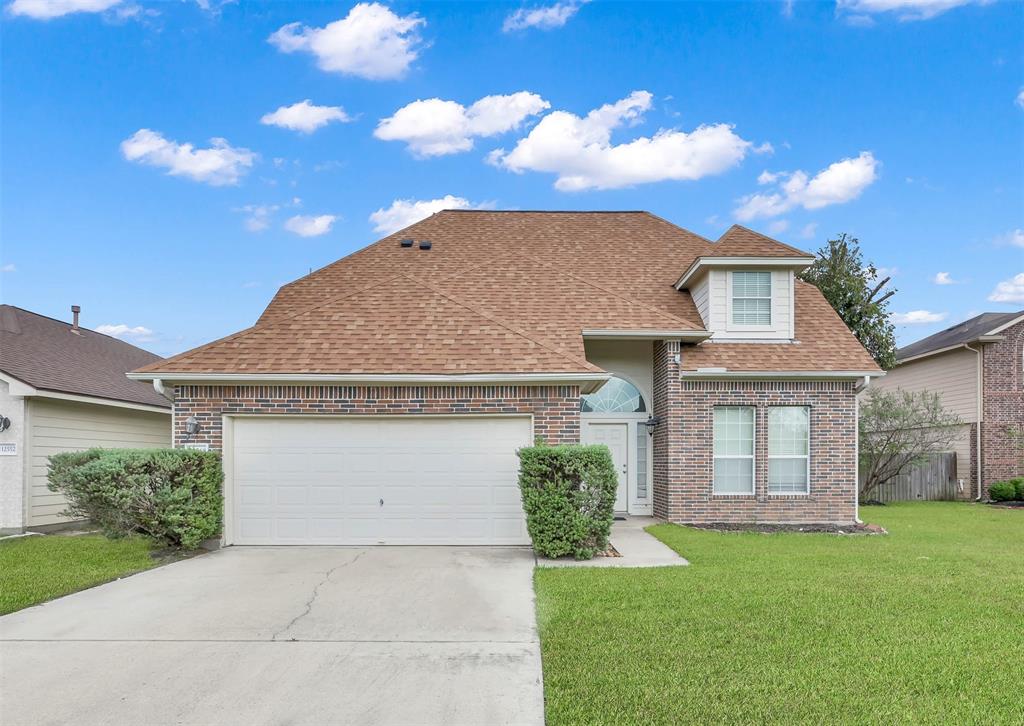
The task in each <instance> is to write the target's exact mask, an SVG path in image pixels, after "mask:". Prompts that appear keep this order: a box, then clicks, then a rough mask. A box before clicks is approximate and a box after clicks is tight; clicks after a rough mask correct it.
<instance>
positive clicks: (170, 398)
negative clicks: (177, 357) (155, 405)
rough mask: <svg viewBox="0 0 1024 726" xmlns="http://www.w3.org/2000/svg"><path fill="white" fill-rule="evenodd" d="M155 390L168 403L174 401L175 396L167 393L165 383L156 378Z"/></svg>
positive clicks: (154, 381)
mask: <svg viewBox="0 0 1024 726" xmlns="http://www.w3.org/2000/svg"><path fill="white" fill-rule="evenodd" d="M153 390H155V391H156V392H157V393H159V394H160V395H161V396H163V397H164V398H166V399H167V400H168V401H173V400H174V396H172V395H170V394H169V393H167V389H166V388H164V382H163V381H162V380H161V379H159V378H154V379H153Z"/></svg>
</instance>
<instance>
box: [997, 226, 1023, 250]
mask: <svg viewBox="0 0 1024 726" xmlns="http://www.w3.org/2000/svg"><path fill="white" fill-rule="evenodd" d="M995 243H996V246H997V247H1005V246H1007V245H1009V246H1010V247H1024V229H1019V228H1018V229H1011V230H1010V231H1009V232H1007V233H1006V234H1001V235H999V236H997V237H996V238H995Z"/></svg>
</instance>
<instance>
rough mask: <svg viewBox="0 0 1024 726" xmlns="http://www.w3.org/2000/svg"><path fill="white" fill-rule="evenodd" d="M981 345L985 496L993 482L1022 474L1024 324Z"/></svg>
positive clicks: (982, 440) (1023, 473)
mask: <svg viewBox="0 0 1024 726" xmlns="http://www.w3.org/2000/svg"><path fill="white" fill-rule="evenodd" d="M999 334H1000V335H1001V336H1002V337H1003V339H1002V340H1001V341H999V342H996V343H990V344H987V345H985V346H984V352H983V361H984V370H983V373H982V381H983V383H982V386H983V388H984V399H983V400H984V405H983V408H984V411H983V412H982V425H981V457H982V458H981V471H982V480H983V483H984V489H985V494H986V496H987V495H988V488H989V487H990V486H992V485H993V484H995V483H996V482H1000V481H1005V480H1007V479H1012V478H1014V477H1018V476H1022V475H1024V322H1022V323H1018V324H1017V325H1014V326H1012V327H1010V328H1007V329H1006V330H1003V331H1001V332H1000V333H999Z"/></svg>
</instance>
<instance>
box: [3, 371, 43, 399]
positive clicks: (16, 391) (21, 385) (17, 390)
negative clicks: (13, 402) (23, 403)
mask: <svg viewBox="0 0 1024 726" xmlns="http://www.w3.org/2000/svg"><path fill="white" fill-rule="evenodd" d="M0 381H3V382H4V383H6V384H7V392H8V393H9V394H10V395H12V396H22V397H24V396H34V395H36V394H37V393H38V392H39V391H38V390H37V389H36V388H34V387H33V386H30V385H29V384H27V383H25V381H23V380H21V379H20V378H15V377H14V376H12V375H11V374H9V373H4V372H3V371H0Z"/></svg>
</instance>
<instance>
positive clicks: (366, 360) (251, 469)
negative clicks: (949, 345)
mask: <svg viewBox="0 0 1024 726" xmlns="http://www.w3.org/2000/svg"><path fill="white" fill-rule="evenodd" d="M812 261H813V257H812V256H811V255H809V254H807V253H806V252H801V251H800V250H797V249H794V248H792V247H789V246H787V245H784V244H781V243H780V242H776V241H775V240H772V239H769V238H768V237H765V236H763V235H760V234H757V233H755V232H752V231H750V230H748V229H744V228H743V227H738V226H736V227H732V228H731V229H729V230H728V232H726V233H725V234H724V235H723V236H722V238H721V239H720V240H718V242H711V241H710V240H707V239H704V238H703V237H700V236H698V235H696V234H693V233H692V232H688V231H686V230H684V229H681V228H679V227H677V226H675V225H673V224H670V223H669V222H666V221H665V220H663V219H660V218H658V217H656V216H654V215H651V214H648V213H644V212H491V211H444V212H439V213H437V214H435V215H433V216H431V217H429V218H428V219H425V220H423V221H422V222H419V223H417V224H414V225H412V226H411V227H408V228H406V229H405V230H402V231H401V232H399V233H396V234H393V235H391V236H389V237H386V238H384V239H383V240H380V241H379V242H377V243H375V244H373V245H371V246H369V247H367V248H365V249H363V250H360V251H358V252H356V253H354V254H352V255H350V256H348V257H346V258H344V259H342V260H339V261H338V262H335V263H334V264H331V265H328V266H327V267H324V268H323V269H320V270H318V271H316V272H313V273H311V274H310V275H307V276H306V277H303V278H301V279H299V280H296V281H295V282H292V283H290V284H287V285H285V286H284V287H282V288H281V289H280V290H279V291H278V293H277V295H276V296H275V297H274V299H273V300H272V301H271V303H270V305H269V306H268V307H267V309H266V310H265V311H264V312H263V315H262V316H261V317H260V319H259V320H258V321H257V322H256V324H255V325H254V326H253V327H251V328H248V329H246V330H243V331H241V332H239V333H235V334H234V335H230V336H228V337H226V338H223V339H221V340H218V341H215V342H213V343H210V344H208V345H205V346H202V347H200V348H196V349H195V350H192V351H189V352H186V353H183V354H181V355H178V356H175V357H173V358H170V359H167V360H165V361H161V362H159V363H156V364H153V365H150V366H146V367H144V368H141V369H140V370H139V371H138V372H136V373H133V374H131V377H132V378H135V379H138V380H150V381H153V382H154V385H156V386H157V387H158V388H159V389H160V390H164V391H167V392H171V391H173V398H174V409H175V442H176V445H178V446H193V447H207V448H210V449H213V450H220V451H222V452H223V455H224V465H225V470H226V482H225V537H224V539H225V542H226V543H228V544H303V543H337V544H342V543H343V544H361V543H392V544H413V543H438V544H440V543H449V544H524V543H528V542H529V538H528V537H527V533H526V529H525V527H524V523H523V513H522V506H521V502H520V495H519V491H518V487H517V469H518V461H517V457H516V449H517V448H518V447H521V446H524V445H528V444H530V443H532V442H533V441H534V440H536V439H540V440H543V441H546V442H548V443H552V444H569V443H577V442H581V441H582V442H593V443H601V444H607V445H608V447H609V448H610V449H611V452H612V457H613V459H614V461H615V465H616V467H617V469H618V471H619V477H620V480H619V491H618V497H617V500H616V504H615V509H616V510H617V511H619V512H622V513H628V514H648V515H649V514H654V515H655V516H658V517H661V518H664V519H668V520H671V521H675V522H755V521H757V522H762V521H766V522H844V523H849V522H852V521H853V520H854V519H855V518H856V516H857V473H856V469H857V463H856V447H857V444H856V437H857V421H856V391H857V389H858V387H859V386H863V385H864V384H865V383H866V382H867V381H868V380H869V378H870V377H871V376H877V375H880V374H881V372H880V371H879V369H878V368H877V367H876V365H875V363H874V361H873V360H872V359H871V357H870V356H869V355H868V353H867V352H866V351H865V350H864V349H863V348H862V347H861V345H860V344H859V343H858V341H857V340H856V339H855V338H854V336H853V335H852V333H850V331H849V330H848V329H847V328H846V326H845V325H844V324H843V323H842V321H841V320H840V319H839V317H838V316H837V315H836V313H835V312H834V311H833V310H832V308H831V307H830V306H829V304H828V302H826V301H825V299H824V298H823V297H822V295H821V294H820V293H819V291H818V290H817V289H816V288H815V287H813V286H811V285H808V284H805V283H803V282H800V281H799V280H797V279H796V273H797V272H799V271H800V270H803V269H805V268H806V267H807V266H808V265H810V264H811V262H812Z"/></svg>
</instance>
